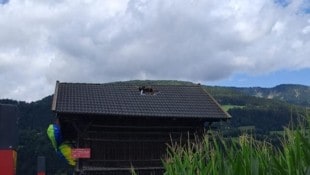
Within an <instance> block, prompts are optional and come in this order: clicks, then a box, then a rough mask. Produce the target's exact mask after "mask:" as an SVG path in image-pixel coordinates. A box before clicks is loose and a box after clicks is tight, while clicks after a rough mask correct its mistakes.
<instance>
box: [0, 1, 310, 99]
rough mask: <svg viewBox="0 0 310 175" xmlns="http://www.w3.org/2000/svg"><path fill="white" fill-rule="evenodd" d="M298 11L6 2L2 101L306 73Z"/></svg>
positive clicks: (258, 6)
mask: <svg viewBox="0 0 310 175" xmlns="http://www.w3.org/2000/svg"><path fill="white" fill-rule="evenodd" d="M304 4H305V2H303V1H301V0H298V1H292V2H291V3H290V4H288V5H287V6H286V7H283V6H280V5H279V4H275V3H273V2H272V1H270V0H253V1H242V0H231V1H226V0H209V1H204V0H193V1H187V0H184V1H180V0H159V1H145V0H129V1H123V0H109V1H107V0H105V1H102V0H74V1H72V0H46V1H41V0H11V1H9V2H8V3H6V4H3V5H1V4H0V26H1V27H0V73H1V74H0V83H1V87H2V88H1V90H0V98H14V99H21V100H27V101H31V100H37V99H40V98H42V97H44V96H46V95H49V94H51V93H52V92H53V88H54V84H55V81H56V80H60V81H70V82H71V81H74V82H108V81H117V80H129V79H182V80H191V81H212V80H219V79H225V78H228V77H229V76H230V75H232V74H233V73H235V72H245V73H249V74H261V73H266V72H272V71H276V70H281V69H300V68H307V67H308V68H309V67H310V60H309V59H308V57H309V55H310V43H309V41H310V35H309V33H310V32H309V22H308V21H309V20H310V15H309V14H307V13H303V12H302V11H301V9H303V5H304ZM284 60H285V61H284Z"/></svg>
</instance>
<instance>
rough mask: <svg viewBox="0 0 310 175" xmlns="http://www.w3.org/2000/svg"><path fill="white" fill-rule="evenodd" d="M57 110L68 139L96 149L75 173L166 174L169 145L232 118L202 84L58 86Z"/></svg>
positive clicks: (53, 108) (61, 84)
mask: <svg viewBox="0 0 310 175" xmlns="http://www.w3.org/2000/svg"><path fill="white" fill-rule="evenodd" d="M52 110H53V111H54V112H55V113H56V115H57V117H58V118H59V121H60V126H61V130H62V134H63V137H64V139H65V140H67V141H69V142H71V143H72V144H73V147H75V148H90V151H91V156H90V158H88V159H79V160H78V163H77V166H76V168H75V173H76V174H79V175H82V174H130V173H129V172H130V169H131V168H134V169H135V171H136V172H138V174H148V175H149V174H162V173H163V166H162V163H161V162H162V161H161V160H162V158H164V156H165V153H166V148H167V143H168V144H169V143H171V142H180V140H181V142H182V141H187V140H188V139H190V140H192V139H194V137H195V135H196V136H201V135H202V134H203V132H204V130H205V126H206V125H208V124H209V123H211V122H217V121H221V120H227V119H229V118H230V116H229V115H228V114H227V113H226V112H225V111H223V110H222V108H221V107H220V106H219V104H218V103H217V102H216V101H215V100H214V99H213V98H212V97H211V96H210V94H209V93H207V92H206V90H205V89H204V88H203V87H202V86H200V85H152V86H139V85H135V84H133V83H126V82H121V83H107V84H86V83H60V82H57V83H56V88H55V94H54V97H53V104H52Z"/></svg>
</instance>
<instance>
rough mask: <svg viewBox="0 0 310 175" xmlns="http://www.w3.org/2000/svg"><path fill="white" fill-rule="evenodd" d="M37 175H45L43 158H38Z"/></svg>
mask: <svg viewBox="0 0 310 175" xmlns="http://www.w3.org/2000/svg"><path fill="white" fill-rule="evenodd" d="M38 175H45V157H44V156H39V157H38Z"/></svg>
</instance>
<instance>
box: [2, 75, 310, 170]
mask: <svg viewBox="0 0 310 175" xmlns="http://www.w3.org/2000/svg"><path fill="white" fill-rule="evenodd" d="M127 83H134V84H137V85H146V86H151V85H152V84H162V85H164V84H169V85H192V84H193V83H191V82H183V81H138V80H137V81H130V82H127ZM202 86H203V87H205V88H206V90H207V91H208V92H209V93H210V94H211V95H213V97H214V98H215V99H216V100H217V101H218V102H219V103H220V104H221V105H222V107H223V109H225V110H227V111H228V113H229V114H230V115H231V116H232V119H231V120H230V121H228V122H227V123H225V124H224V126H225V128H226V129H225V132H227V135H228V136H229V137H232V136H234V135H237V134H239V133H240V132H243V131H244V130H247V129H249V128H250V130H251V132H253V133H254V134H256V135H257V137H262V138H266V137H268V136H270V135H271V133H273V132H278V131H280V130H282V129H283V126H286V125H288V123H289V122H290V121H291V120H296V119H297V118H299V117H303V116H305V114H306V113H307V107H309V106H310V105H309V104H310V101H309V100H310V90H309V89H310V88H309V87H308V86H301V85H279V86H276V87H274V88H235V87H218V86H204V85H202ZM0 103H6V104H15V105H17V106H18V108H19V110H20V114H21V116H20V119H19V122H18V128H19V147H18V164H17V172H18V175H33V174H36V159H37V156H46V158H47V160H46V163H47V174H50V175H55V174H59V175H60V174H61V172H63V171H64V169H65V168H66V166H65V163H64V162H62V161H61V160H60V159H59V158H58V157H57V156H56V154H55V153H54V150H53V148H52V146H51V144H50V142H49V141H48V138H47V135H46V129H47V127H48V125H49V124H50V123H53V122H54V120H55V115H54V114H53V113H52V112H51V103H52V96H48V97H45V98H43V99H42V100H39V101H36V102H32V103H26V102H18V101H14V100H7V99H3V100H0ZM218 128H221V127H218Z"/></svg>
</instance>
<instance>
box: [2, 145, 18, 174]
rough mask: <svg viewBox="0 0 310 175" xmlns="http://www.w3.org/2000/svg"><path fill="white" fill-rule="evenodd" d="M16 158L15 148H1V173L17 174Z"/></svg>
mask: <svg viewBox="0 0 310 175" xmlns="http://www.w3.org/2000/svg"><path fill="white" fill-rule="evenodd" d="M16 158H17V154H16V151H15V150H0V174H1V175H16Z"/></svg>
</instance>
